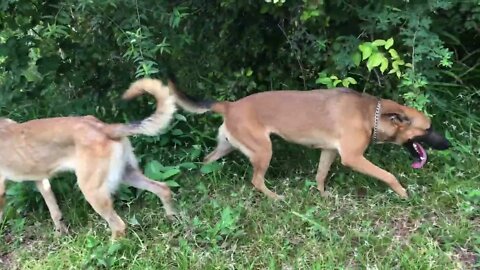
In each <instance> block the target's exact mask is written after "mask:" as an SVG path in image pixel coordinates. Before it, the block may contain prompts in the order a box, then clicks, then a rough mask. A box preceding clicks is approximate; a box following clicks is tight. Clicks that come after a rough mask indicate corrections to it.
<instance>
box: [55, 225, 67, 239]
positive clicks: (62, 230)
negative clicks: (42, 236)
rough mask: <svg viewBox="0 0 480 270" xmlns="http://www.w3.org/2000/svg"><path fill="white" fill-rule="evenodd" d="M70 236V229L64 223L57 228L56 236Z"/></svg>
mask: <svg viewBox="0 0 480 270" xmlns="http://www.w3.org/2000/svg"><path fill="white" fill-rule="evenodd" d="M66 234H68V228H67V226H65V224H63V222H60V224H58V225H57V226H55V236H62V235H66Z"/></svg>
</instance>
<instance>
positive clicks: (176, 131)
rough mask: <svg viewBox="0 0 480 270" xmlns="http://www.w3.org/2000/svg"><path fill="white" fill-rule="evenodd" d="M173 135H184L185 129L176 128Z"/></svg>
mask: <svg viewBox="0 0 480 270" xmlns="http://www.w3.org/2000/svg"><path fill="white" fill-rule="evenodd" d="M172 135H174V136H180V135H183V131H182V130H181V129H178V128H176V129H174V130H172Z"/></svg>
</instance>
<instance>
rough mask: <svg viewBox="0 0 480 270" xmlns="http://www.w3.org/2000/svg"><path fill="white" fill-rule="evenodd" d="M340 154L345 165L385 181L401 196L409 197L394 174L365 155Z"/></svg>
mask: <svg viewBox="0 0 480 270" xmlns="http://www.w3.org/2000/svg"><path fill="white" fill-rule="evenodd" d="M340 156H341V158H342V164H343V165H345V166H348V167H350V168H352V169H354V170H355V171H358V172H361V173H364V174H366V175H369V176H372V177H375V178H377V179H379V180H381V181H383V182H385V183H386V184H387V185H389V186H390V188H391V189H393V191H395V192H396V193H397V194H398V195H399V196H400V197H402V198H408V195H407V191H406V190H405V189H404V188H403V187H402V185H400V183H399V182H398V180H397V178H396V177H395V176H394V175H393V174H391V173H389V172H387V171H385V170H383V169H381V168H379V167H377V166H376V165H374V164H373V163H372V162H370V161H368V160H367V159H366V158H365V157H364V156H363V155H353V156H352V155H349V154H345V153H343V154H342V153H341V154H340Z"/></svg>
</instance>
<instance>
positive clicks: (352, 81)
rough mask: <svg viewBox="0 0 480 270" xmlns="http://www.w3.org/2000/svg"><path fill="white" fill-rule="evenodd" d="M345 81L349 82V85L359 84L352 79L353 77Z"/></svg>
mask: <svg viewBox="0 0 480 270" xmlns="http://www.w3.org/2000/svg"><path fill="white" fill-rule="evenodd" d="M343 80H344V81H347V82H349V83H351V84H357V81H356V80H355V79H354V78H352V77H347V78H345V79H343Z"/></svg>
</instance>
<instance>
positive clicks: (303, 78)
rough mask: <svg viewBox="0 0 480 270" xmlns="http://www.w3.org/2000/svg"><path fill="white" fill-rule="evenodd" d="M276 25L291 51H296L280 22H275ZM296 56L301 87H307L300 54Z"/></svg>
mask: <svg viewBox="0 0 480 270" xmlns="http://www.w3.org/2000/svg"><path fill="white" fill-rule="evenodd" d="M277 26H278V28H280V30H281V31H282V33H283V35H284V36H285V38H286V39H287V42H288V44H289V45H290V48H291V49H292V51H296V50H295V48H294V47H293V42H292V41H291V40H290V39H289V38H288V36H287V33H285V30H284V29H283V27H282V26H281V25H280V24H277ZM296 58H297V62H298V66H299V67H300V71H301V72H302V80H303V89H307V83H306V82H305V71H304V68H303V65H302V62H301V61H300V56H299V55H298V54H296Z"/></svg>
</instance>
